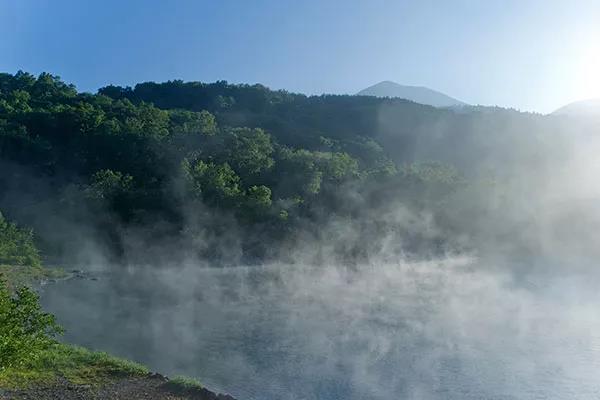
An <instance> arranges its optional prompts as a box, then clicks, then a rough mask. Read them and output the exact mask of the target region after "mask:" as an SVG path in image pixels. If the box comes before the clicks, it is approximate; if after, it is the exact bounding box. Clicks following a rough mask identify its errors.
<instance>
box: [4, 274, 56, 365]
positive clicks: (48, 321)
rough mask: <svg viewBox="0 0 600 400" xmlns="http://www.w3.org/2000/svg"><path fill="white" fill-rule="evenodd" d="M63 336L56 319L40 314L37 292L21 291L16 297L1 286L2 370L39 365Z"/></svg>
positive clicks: (26, 289)
mask: <svg viewBox="0 0 600 400" xmlns="http://www.w3.org/2000/svg"><path fill="white" fill-rule="evenodd" d="M61 332H62V330H61V328H60V327H59V326H58V325H57V324H56V321H55V319H54V316H53V315H51V314H47V313H44V312H43V311H42V310H41V307H40V304H39V298H38V296H37V294H36V293H35V292H33V291H32V290H30V289H28V288H27V287H21V288H19V289H17V291H16V293H15V294H14V295H13V294H11V292H9V290H8V286H7V285H6V284H5V283H4V282H2V283H0V370H4V369H9V368H19V367H23V366H24V365H26V364H31V363H35V362H37V361H39V358H40V354H41V353H42V352H43V351H44V350H47V349H48V348H49V347H50V345H51V344H52V343H54V337H55V336H56V335H58V334H60V333H61Z"/></svg>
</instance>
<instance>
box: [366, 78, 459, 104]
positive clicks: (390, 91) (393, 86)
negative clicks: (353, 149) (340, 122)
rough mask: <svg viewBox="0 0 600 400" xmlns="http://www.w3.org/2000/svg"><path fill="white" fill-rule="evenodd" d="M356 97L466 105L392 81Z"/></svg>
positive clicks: (367, 89) (420, 88) (378, 85)
mask: <svg viewBox="0 0 600 400" xmlns="http://www.w3.org/2000/svg"><path fill="white" fill-rule="evenodd" d="M356 95H357V96H375V97H390V98H401V99H406V100H410V101H413V102H415V103H420V104H425V105H429V106H433V107H459V106H466V105H467V104H466V103H464V102H462V101H460V100H458V99H455V98H453V97H450V96H448V95H447V94H444V93H442V92H438V91H436V90H433V89H430V88H428V87H425V86H408V85H400V84H399V83H396V82H393V81H381V82H379V83H376V84H374V85H372V86H369V87H368V88H365V89H363V90H361V91H359V92H358V93H357V94H356Z"/></svg>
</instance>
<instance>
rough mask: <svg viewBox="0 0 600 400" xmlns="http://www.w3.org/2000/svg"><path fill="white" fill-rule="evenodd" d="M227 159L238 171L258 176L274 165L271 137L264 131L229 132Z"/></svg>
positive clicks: (245, 129)
mask: <svg viewBox="0 0 600 400" xmlns="http://www.w3.org/2000/svg"><path fill="white" fill-rule="evenodd" d="M228 134H229V136H228V142H229V143H228V153H227V159H228V160H231V162H232V163H233V165H234V166H235V168H236V170H238V171H241V172H243V173H246V174H258V173H260V172H263V171H266V170H268V169H270V168H271V167H272V166H273V164H274V161H273V158H271V154H272V153H273V145H272V144H271V137H270V136H269V135H268V134H266V133H265V131H263V130H262V129H249V128H236V129H232V130H230V131H229V132H228Z"/></svg>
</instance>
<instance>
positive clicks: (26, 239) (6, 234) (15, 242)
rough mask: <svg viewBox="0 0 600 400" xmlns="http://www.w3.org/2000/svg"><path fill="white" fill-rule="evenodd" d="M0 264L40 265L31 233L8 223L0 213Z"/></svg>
mask: <svg viewBox="0 0 600 400" xmlns="http://www.w3.org/2000/svg"><path fill="white" fill-rule="evenodd" d="M0 264H12V265H27V266H35V267H37V266H39V265H41V260H40V254H39V252H38V250H37V248H36V247H35V244H34V242H33V232H32V231H31V230H26V229H21V228H19V227H18V226H17V225H15V224H13V223H11V222H8V221H7V220H6V219H5V218H4V216H3V215H2V213H0Z"/></svg>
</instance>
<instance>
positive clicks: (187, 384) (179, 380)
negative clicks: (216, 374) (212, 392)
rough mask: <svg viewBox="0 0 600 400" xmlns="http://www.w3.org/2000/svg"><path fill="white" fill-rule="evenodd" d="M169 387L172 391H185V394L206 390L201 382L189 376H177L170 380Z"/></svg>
mask: <svg viewBox="0 0 600 400" xmlns="http://www.w3.org/2000/svg"><path fill="white" fill-rule="evenodd" d="M167 386H168V387H169V388H170V389H175V390H179V391H185V392H190V391H196V390H201V389H203V388H204V387H203V386H202V384H201V383H200V382H199V381H197V380H196V379H193V378H189V377H187V376H175V377H173V378H171V379H169V382H168V383H167Z"/></svg>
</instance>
